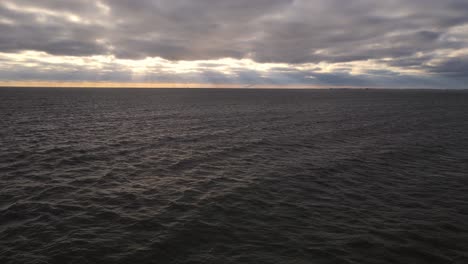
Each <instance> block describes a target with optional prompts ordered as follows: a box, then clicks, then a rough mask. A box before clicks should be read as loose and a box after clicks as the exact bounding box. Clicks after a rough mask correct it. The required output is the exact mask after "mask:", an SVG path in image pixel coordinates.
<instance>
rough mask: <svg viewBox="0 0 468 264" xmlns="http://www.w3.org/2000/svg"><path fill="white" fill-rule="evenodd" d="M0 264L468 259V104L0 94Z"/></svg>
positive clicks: (394, 94) (345, 96)
mask: <svg viewBox="0 0 468 264" xmlns="http://www.w3.org/2000/svg"><path fill="white" fill-rule="evenodd" d="M0 125H1V129H0V133H1V134H0V260H1V261H0V262H1V263H356V264H358V263H411V264H413V263H468V92H463V91H452V92H447V91H371V90H369V91H330V90H319V91H315V90H291V91H287V90H163V89H162V90H137V89H134V90H106V89H89V90H84V89H0Z"/></svg>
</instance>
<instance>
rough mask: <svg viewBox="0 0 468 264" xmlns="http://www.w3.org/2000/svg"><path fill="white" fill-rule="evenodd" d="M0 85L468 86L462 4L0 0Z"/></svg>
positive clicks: (440, 0) (432, 0) (467, 34)
mask: <svg viewBox="0 0 468 264" xmlns="http://www.w3.org/2000/svg"><path fill="white" fill-rule="evenodd" d="M0 81H88V82H96V81H106V82H155V83H209V84H236V85H237V84H239V85H241V86H248V87H254V86H255V85H258V86H261V85H278V86H282V85H284V86H290V85H305V86H307V85H310V86H358V87H398V88H404V87H419V88H425V87H428V88H429V87H438V88H468V85H467V84H468V1H467V0H410V1H408V0H385V1H380V0H379V1H377V0H101V1H96V0H67V1H64V0H1V1H0Z"/></svg>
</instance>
